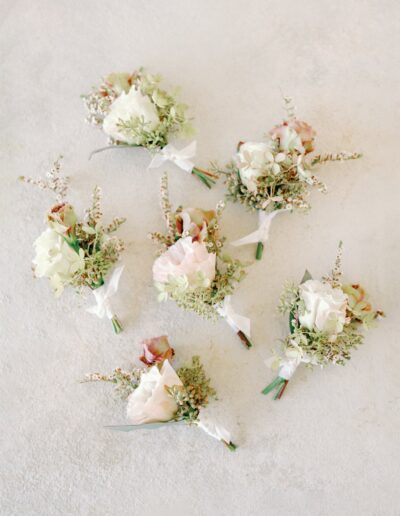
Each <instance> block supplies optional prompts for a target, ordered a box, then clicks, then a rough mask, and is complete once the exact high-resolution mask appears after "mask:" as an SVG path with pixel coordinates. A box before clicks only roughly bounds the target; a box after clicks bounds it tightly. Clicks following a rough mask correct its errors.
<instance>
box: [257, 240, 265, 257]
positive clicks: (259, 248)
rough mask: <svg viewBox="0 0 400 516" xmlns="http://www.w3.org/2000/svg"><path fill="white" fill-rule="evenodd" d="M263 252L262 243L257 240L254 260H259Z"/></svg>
mask: <svg viewBox="0 0 400 516" xmlns="http://www.w3.org/2000/svg"><path fill="white" fill-rule="evenodd" d="M263 252H264V244H263V243H262V242H258V244H257V250H256V260H261V258H262V255H263Z"/></svg>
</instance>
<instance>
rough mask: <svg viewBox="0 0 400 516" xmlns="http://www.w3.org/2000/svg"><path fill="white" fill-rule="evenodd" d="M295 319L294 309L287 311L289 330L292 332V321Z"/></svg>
mask: <svg viewBox="0 0 400 516" xmlns="http://www.w3.org/2000/svg"><path fill="white" fill-rule="evenodd" d="M295 320H296V317H295V314H294V310H291V311H290V313H289V331H290V333H294V326H293V324H292V322H293V321H295Z"/></svg>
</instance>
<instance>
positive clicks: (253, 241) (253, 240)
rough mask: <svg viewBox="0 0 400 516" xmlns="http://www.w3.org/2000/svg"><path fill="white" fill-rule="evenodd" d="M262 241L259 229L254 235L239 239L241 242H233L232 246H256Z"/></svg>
mask: <svg viewBox="0 0 400 516" xmlns="http://www.w3.org/2000/svg"><path fill="white" fill-rule="evenodd" d="M261 240H262V233H261V231H260V230H259V229H257V230H256V231H254V232H253V233H250V234H249V235H246V236H244V237H243V238H239V240H234V241H233V242H231V245H233V246H235V247H238V246H241V245H247V244H256V243H257V242H260V241H261Z"/></svg>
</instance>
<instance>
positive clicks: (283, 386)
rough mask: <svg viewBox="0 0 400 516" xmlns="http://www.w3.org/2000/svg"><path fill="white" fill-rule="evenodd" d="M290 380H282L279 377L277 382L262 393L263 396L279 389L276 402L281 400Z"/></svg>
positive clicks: (276, 379)
mask: <svg viewBox="0 0 400 516" xmlns="http://www.w3.org/2000/svg"><path fill="white" fill-rule="evenodd" d="M288 381H289V380H286V379H285V378H282V377H281V376H277V377H276V378H275V380H273V381H272V382H271V383H270V384H268V385H267V386H266V387H265V389H264V390H263V391H262V394H269V393H270V392H271V391H273V390H274V389H277V393H276V394H275V396H274V400H279V399H280V398H281V396H282V394H283V391H284V390H285V389H286V385H287V384H288Z"/></svg>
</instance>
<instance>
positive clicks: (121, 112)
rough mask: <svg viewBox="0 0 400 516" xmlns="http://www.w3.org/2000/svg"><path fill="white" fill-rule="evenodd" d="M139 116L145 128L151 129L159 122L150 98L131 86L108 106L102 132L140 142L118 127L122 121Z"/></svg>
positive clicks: (122, 140) (117, 138)
mask: <svg viewBox="0 0 400 516" xmlns="http://www.w3.org/2000/svg"><path fill="white" fill-rule="evenodd" d="M132 118H133V119H135V118H139V119H141V120H143V122H144V123H145V124H146V130H148V131H151V130H152V129H154V128H155V127H156V126H157V125H158V124H159V123H160V119H159V117H158V114H157V109H156V107H155V106H154V104H153V103H152V102H151V101H150V99H149V98H148V97H147V96H146V95H143V94H142V93H141V92H140V91H139V90H136V89H135V88H131V89H130V90H129V92H128V93H125V92H122V93H121V95H120V96H119V97H118V98H116V99H115V100H114V102H113V103H112V104H111V106H110V111H109V113H108V115H107V116H106V117H105V118H104V120H103V129H104V132H105V133H107V134H108V135H109V136H111V137H112V138H114V140H118V141H121V142H125V143H128V144H131V145H132V144H140V142H139V141H138V139H137V138H134V137H133V136H132V137H129V136H127V135H126V134H125V133H124V131H121V129H120V128H119V127H118V124H119V123H121V121H122V122H128V121H129V120H131V119H132Z"/></svg>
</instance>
